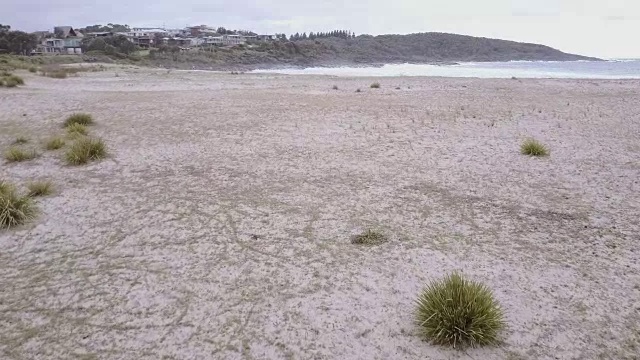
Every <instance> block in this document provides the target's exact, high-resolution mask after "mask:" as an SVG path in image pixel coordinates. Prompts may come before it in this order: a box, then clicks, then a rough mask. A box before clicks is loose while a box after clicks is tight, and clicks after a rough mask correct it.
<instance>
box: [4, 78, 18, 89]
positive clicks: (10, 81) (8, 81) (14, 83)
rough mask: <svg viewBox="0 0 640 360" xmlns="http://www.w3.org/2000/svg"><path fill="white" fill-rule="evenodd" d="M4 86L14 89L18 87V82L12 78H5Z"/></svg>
mask: <svg viewBox="0 0 640 360" xmlns="http://www.w3.org/2000/svg"><path fill="white" fill-rule="evenodd" d="M3 80H4V81H3V82H4V86H5V87H8V88H14V87H16V86H18V82H17V81H15V80H14V79H11V78H4V79H3Z"/></svg>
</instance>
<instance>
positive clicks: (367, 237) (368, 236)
mask: <svg viewBox="0 0 640 360" xmlns="http://www.w3.org/2000/svg"><path fill="white" fill-rule="evenodd" d="M385 242H387V237H386V236H385V235H384V234H383V233H381V232H379V231H376V230H371V229H368V230H366V231H365V232H363V233H361V234H358V235H354V236H352V237H351V243H352V244H358V245H380V244H382V243H385Z"/></svg>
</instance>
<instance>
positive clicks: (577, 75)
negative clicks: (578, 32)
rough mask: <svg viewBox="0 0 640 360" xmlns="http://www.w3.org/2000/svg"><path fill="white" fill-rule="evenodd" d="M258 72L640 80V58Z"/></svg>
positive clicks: (259, 71) (317, 68) (398, 65)
mask: <svg viewBox="0 0 640 360" xmlns="http://www.w3.org/2000/svg"><path fill="white" fill-rule="evenodd" d="M253 72H255V73H278V74H294V75H295V74H306V75H332V76H349V77H354V76H356V77H357V76H443V77H477V78H511V77H517V78H555V79H640V60H608V61H569V62H560V61H510V62H475V63H474V62H471V63H460V64H455V65H424V64H389V65H384V66H381V67H314V68H306V69H269V70H255V71H253Z"/></svg>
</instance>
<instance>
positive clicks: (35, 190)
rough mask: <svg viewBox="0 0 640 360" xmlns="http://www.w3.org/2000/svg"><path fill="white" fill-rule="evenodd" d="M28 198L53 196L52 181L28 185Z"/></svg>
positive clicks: (35, 182)
mask: <svg viewBox="0 0 640 360" xmlns="http://www.w3.org/2000/svg"><path fill="white" fill-rule="evenodd" d="M27 189H28V190H29V192H27V196H29V197H36V196H48V195H51V194H53V192H54V187H53V183H52V182H51V181H34V182H30V183H28V184H27Z"/></svg>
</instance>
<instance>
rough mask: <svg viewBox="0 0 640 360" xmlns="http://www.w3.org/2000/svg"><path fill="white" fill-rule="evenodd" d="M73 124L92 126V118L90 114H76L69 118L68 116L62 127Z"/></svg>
mask: <svg viewBox="0 0 640 360" xmlns="http://www.w3.org/2000/svg"><path fill="white" fill-rule="evenodd" d="M73 124H80V125H85V126H86V125H91V124H93V116H91V115H90V114H86V113H77V114H73V115H71V116H69V117H68V118H67V119H66V120H65V121H64V126H65V127H68V126H70V125H73Z"/></svg>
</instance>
